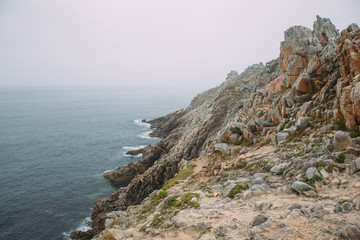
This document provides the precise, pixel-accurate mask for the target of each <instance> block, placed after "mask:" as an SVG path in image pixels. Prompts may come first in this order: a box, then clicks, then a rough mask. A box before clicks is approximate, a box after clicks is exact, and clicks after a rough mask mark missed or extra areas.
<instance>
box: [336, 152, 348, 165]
mask: <svg viewBox="0 0 360 240" xmlns="http://www.w3.org/2000/svg"><path fill="white" fill-rule="evenodd" d="M345 157H346V153H341V154H340V156H339V158H338V159H337V161H338V162H339V163H344V162H345Z"/></svg>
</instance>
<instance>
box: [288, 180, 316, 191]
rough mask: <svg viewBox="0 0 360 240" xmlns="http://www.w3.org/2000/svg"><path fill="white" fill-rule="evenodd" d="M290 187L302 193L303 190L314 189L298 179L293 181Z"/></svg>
mask: <svg viewBox="0 0 360 240" xmlns="http://www.w3.org/2000/svg"><path fill="white" fill-rule="evenodd" d="M291 189H293V190H294V191H296V192H298V193H302V192H305V191H309V190H314V188H313V187H312V186H310V185H309V184H306V183H304V182H300V181H295V182H293V183H292V184H291Z"/></svg>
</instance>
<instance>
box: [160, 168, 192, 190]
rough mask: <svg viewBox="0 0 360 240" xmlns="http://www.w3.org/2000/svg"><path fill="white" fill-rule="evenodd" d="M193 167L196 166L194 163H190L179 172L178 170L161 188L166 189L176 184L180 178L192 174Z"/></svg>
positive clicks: (183, 178)
mask: <svg viewBox="0 0 360 240" xmlns="http://www.w3.org/2000/svg"><path fill="white" fill-rule="evenodd" d="M195 167H196V165H195V164H191V165H190V166H189V167H187V168H186V169H184V170H181V171H180V172H178V174H176V176H175V177H174V178H172V179H170V180H169V181H167V183H166V185H165V186H164V187H163V188H162V189H163V190H167V189H169V188H171V187H173V186H175V185H176V184H178V183H179V181H180V180H185V179H186V178H188V177H189V176H190V175H192V174H193V173H194V168H195Z"/></svg>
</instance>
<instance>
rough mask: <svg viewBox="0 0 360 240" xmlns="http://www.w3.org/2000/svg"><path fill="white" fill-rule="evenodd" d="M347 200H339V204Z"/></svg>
mask: <svg viewBox="0 0 360 240" xmlns="http://www.w3.org/2000/svg"><path fill="white" fill-rule="evenodd" d="M346 201H347V200H346V199H342V200H340V201H338V203H339V204H343V203H344V202H346Z"/></svg>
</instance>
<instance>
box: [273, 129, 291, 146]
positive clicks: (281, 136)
mask: <svg viewBox="0 0 360 240" xmlns="http://www.w3.org/2000/svg"><path fill="white" fill-rule="evenodd" d="M289 137H290V134H289V133H288V132H279V133H278V134H277V135H276V141H277V144H278V145H280V144H282V143H283V142H285V141H286V140H287V139H288V138H289Z"/></svg>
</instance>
